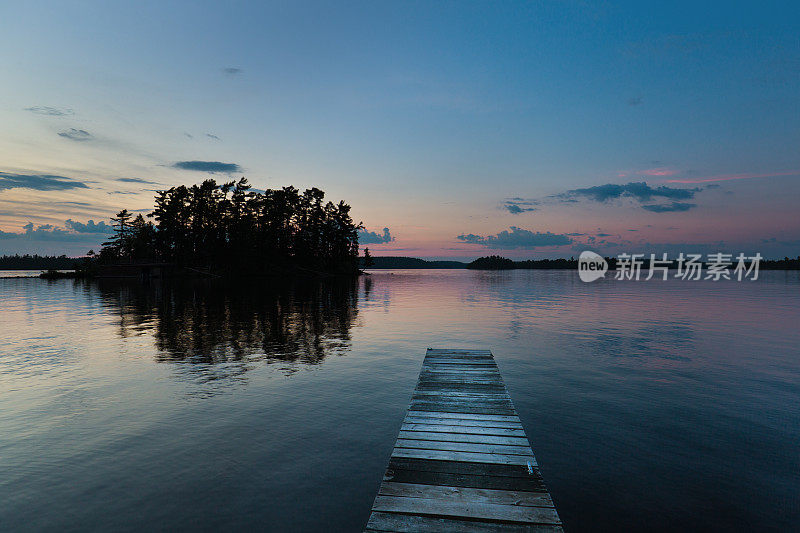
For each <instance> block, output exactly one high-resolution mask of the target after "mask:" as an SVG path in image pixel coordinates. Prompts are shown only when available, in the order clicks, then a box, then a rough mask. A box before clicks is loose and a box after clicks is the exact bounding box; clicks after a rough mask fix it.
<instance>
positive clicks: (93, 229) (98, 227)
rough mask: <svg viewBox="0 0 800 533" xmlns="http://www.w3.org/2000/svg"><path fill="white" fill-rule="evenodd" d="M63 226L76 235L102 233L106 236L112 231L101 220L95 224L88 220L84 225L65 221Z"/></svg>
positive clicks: (70, 220)
mask: <svg viewBox="0 0 800 533" xmlns="http://www.w3.org/2000/svg"><path fill="white" fill-rule="evenodd" d="M64 224H65V225H66V226H67V228H68V229H71V230H72V231H74V232H76V233H102V234H106V235H107V234H109V233H111V232H112V231H113V228H112V227H111V226H110V225H109V224H106V223H105V222H104V221H102V220H101V221H100V222H98V223H95V221H94V220H88V221H87V222H86V223H85V224H84V223H83V222H78V221H76V220H72V219H67V220H66V221H64Z"/></svg>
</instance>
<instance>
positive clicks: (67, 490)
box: [0, 270, 800, 531]
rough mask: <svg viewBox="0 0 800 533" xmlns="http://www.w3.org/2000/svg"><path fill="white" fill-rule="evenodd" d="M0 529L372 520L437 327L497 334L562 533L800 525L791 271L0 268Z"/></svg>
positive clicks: (795, 277) (485, 343) (317, 525)
mask: <svg viewBox="0 0 800 533" xmlns="http://www.w3.org/2000/svg"><path fill="white" fill-rule="evenodd" d="M0 306H1V308H0V309H1V312H0V326H1V327H0V529H3V530H12V529H13V530H37V531H38V530H48V531H78V530H81V531H86V530H93V531H107V530H116V531H137V530H143V529H147V530H151V529H156V530H162V529H169V530H208V531H212V530H213V531H216V530H249V529H254V528H261V529H268V530H275V531H358V530H360V528H362V527H363V525H364V523H365V522H366V520H367V517H368V516H369V511H370V508H371V505H372V500H373V498H374V496H375V493H376V491H377V488H378V485H379V484H380V481H381V477H382V475H383V472H384V470H385V468H386V464H387V461H388V458H389V455H390V453H391V450H392V446H393V444H394V440H395V438H396V436H397V432H398V429H399V427H400V424H401V421H402V419H403V417H404V415H405V411H406V409H407V407H408V404H409V401H410V398H411V394H412V391H413V389H414V386H415V384H416V380H417V375H418V373H419V370H420V365H421V363H422V359H423V357H424V355H425V349H426V348H427V347H462V348H477V349H486V348H488V349H491V350H492V351H493V353H494V355H495V359H496V361H497V364H498V365H499V367H500V370H501V372H502V375H503V378H504V380H505V382H506V384H507V386H508V389H509V392H510V394H511V398H512V399H513V401H514V403H515V405H516V408H517V411H518V413H519V416H520V418H521V419H522V422H523V424H524V426H525V429H526V431H527V433H528V436H529V438H530V441H531V445H532V447H533V450H534V453H535V454H536V456H537V459H538V462H539V464H540V466H541V471H542V474H543V475H544V478H545V481H546V483H547V484H548V487H549V489H550V492H551V494H552V496H553V498H554V500H555V503H556V507H557V508H558V511H559V513H560V515H561V518H562V520H563V521H564V524H565V528H566V529H567V530H568V531H589V530H593V531H595V530H608V531H612V530H613V531H621V530H628V529H640V530H645V529H646V530H648V531H653V530H655V531H658V530H676V529H679V530H689V531H692V530H694V531H700V530H708V529H711V530H742V529H755V530H762V531H767V530H774V531H779V530H787V529H795V530H796V529H797V528H798V527H800V447H799V445H798V443H800V275H799V274H798V272H762V273H761V274H760V279H758V280H757V281H742V282H736V281H729V282H724V281H723V282H712V281H698V282H690V281H681V280H670V281H660V280H652V281H649V282H645V281H639V282H635V281H614V280H600V281H598V282H595V283H591V284H586V283H582V282H581V281H580V280H579V279H578V277H577V273H576V272H572V271H537V270H528V271H524V270H518V271H503V272H477V271H468V270H407V271H373V272H372V275H370V276H362V277H361V278H360V279H358V280H356V281H353V282H350V281H343V282H342V281H340V282H326V283H308V282H306V283H300V282H296V283H287V282H279V283H276V282H270V281H259V282H249V283H248V284H247V285H246V286H239V287H226V286H220V285H219V284H197V285H188V284H174V285H164V286H162V285H152V286H140V285H126V284H121V283H113V282H84V281H73V280H57V281H44V280H40V279H2V280H0Z"/></svg>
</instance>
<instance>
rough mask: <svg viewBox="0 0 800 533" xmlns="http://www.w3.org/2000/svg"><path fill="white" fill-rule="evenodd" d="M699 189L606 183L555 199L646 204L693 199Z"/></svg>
mask: <svg viewBox="0 0 800 533" xmlns="http://www.w3.org/2000/svg"><path fill="white" fill-rule="evenodd" d="M699 190H700V189H676V188H674V187H667V186H665V185H662V186H659V187H651V186H650V185H648V184H647V183H645V182H643V181H642V182H631V183H627V184H625V185H620V184H617V183H607V184H605V185H597V186H595V187H587V188H585V189H572V190H569V191H567V192H565V193H562V194H558V195H556V196H555V198H558V199H562V200H570V199H576V198H586V199H589V200H594V201H596V202H608V201H609V200H614V199H617V198H623V197H627V198H633V199H635V200H638V201H640V202H647V201H650V200H652V199H653V198H667V199H674V200H686V199H689V198H693V197H694V194H695V193H696V192H697V191H699Z"/></svg>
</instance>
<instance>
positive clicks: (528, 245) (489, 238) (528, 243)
mask: <svg viewBox="0 0 800 533" xmlns="http://www.w3.org/2000/svg"><path fill="white" fill-rule="evenodd" d="M509 230H511V231H508V230H503V231H501V232H500V233H497V234H496V235H486V236H483V235H475V234H473V233H469V234H462V235H459V236H457V237H456V238H457V239H458V240H459V241H461V242H466V243H469V244H478V245H480V246H483V247H484V248H491V249H495V250H511V249H532V248H538V247H541V246H563V245H566V244H571V243H572V239H571V238H569V237H568V236H567V235H563V234H559V233H550V232H549V231H548V232H546V233H541V232H538V231H537V232H533V231H530V230H527V229H523V228H518V227H516V226H511V227H510V228H509Z"/></svg>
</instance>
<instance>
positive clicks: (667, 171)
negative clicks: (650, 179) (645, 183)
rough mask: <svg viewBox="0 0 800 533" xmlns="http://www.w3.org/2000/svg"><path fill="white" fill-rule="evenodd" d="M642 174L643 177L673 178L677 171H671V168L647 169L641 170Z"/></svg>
mask: <svg viewBox="0 0 800 533" xmlns="http://www.w3.org/2000/svg"><path fill="white" fill-rule="evenodd" d="M641 173H642V174H644V175H645V176H674V175H675V174H677V173H678V171H677V170H672V169H671V168H665V167H661V168H648V169H647V170H642V171H641Z"/></svg>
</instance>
